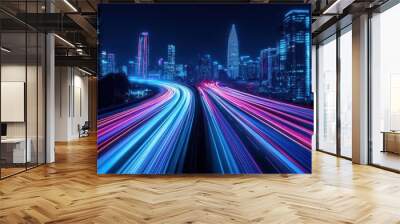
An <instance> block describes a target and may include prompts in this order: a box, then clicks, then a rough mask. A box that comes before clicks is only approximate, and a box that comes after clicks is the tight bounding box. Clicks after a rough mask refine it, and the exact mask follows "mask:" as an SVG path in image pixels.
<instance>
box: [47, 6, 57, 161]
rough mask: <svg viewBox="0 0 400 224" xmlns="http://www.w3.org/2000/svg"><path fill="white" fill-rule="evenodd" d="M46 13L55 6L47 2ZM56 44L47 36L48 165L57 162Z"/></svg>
mask: <svg viewBox="0 0 400 224" xmlns="http://www.w3.org/2000/svg"><path fill="white" fill-rule="evenodd" d="M46 8H47V9H46V11H47V12H53V11H54V5H53V4H52V3H51V1H46ZM54 69H55V43H54V34H52V33H49V34H47V35H46V163H53V162H55V148H54V133H55V72H54Z"/></svg>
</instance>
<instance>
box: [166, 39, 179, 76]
mask: <svg viewBox="0 0 400 224" xmlns="http://www.w3.org/2000/svg"><path fill="white" fill-rule="evenodd" d="M175 70H176V68H175V45H173V44H169V45H168V57H167V61H166V62H164V73H165V74H164V79H167V80H172V79H174V77H175Z"/></svg>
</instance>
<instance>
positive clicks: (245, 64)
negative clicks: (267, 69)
mask: <svg viewBox="0 0 400 224" xmlns="http://www.w3.org/2000/svg"><path fill="white" fill-rule="evenodd" d="M259 71H260V62H259V59H256V60H253V59H251V57H250V56H242V57H240V66H239V76H238V79H240V80H254V79H258V78H259Z"/></svg>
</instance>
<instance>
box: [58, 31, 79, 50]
mask: <svg viewBox="0 0 400 224" xmlns="http://www.w3.org/2000/svg"><path fill="white" fill-rule="evenodd" d="M54 36H55V37H57V38H58V39H59V40H61V41H62V42H64V43H66V44H67V45H69V46H70V47H73V48H75V45H73V44H72V43H71V42H69V41H68V40H66V39H64V38H62V37H61V36H59V35H58V34H54Z"/></svg>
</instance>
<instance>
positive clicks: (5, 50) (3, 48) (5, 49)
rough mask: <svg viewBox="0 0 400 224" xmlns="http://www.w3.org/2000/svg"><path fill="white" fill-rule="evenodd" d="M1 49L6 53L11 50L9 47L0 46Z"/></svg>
mask: <svg viewBox="0 0 400 224" xmlns="http://www.w3.org/2000/svg"><path fill="white" fill-rule="evenodd" d="M1 51H4V52H6V53H10V52H11V50H9V49H7V48H5V47H1Z"/></svg>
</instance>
